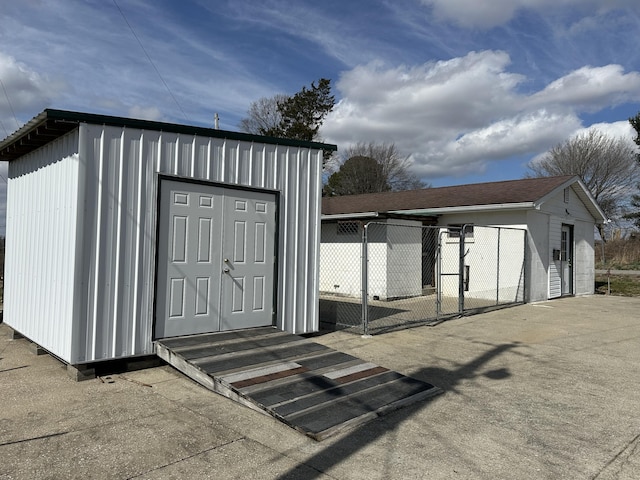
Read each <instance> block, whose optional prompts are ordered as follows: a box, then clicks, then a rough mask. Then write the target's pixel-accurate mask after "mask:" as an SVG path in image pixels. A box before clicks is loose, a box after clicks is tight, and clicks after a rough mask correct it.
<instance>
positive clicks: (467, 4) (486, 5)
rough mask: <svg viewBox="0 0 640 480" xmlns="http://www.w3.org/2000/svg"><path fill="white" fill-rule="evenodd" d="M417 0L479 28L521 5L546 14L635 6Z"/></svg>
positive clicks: (615, 0)
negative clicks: (551, 11)
mask: <svg viewBox="0 0 640 480" xmlns="http://www.w3.org/2000/svg"><path fill="white" fill-rule="evenodd" d="M421 3H422V4H424V5H426V6H428V7H431V8H432V9H433V13H434V14H435V15H436V16H437V17H438V18H441V19H444V20H448V21H451V22H453V23H456V24H458V25H460V26H462V27H466V28H481V29H489V28H492V27H497V26H498V25H503V24H505V23H507V22H508V21H509V20H511V19H512V18H513V17H514V16H515V15H516V13H517V12H518V11H520V10H524V9H531V10H536V11H538V12H540V13H546V14H547V15H548V13H549V10H556V11H557V10H559V9H562V8H569V9H571V10H574V11H575V10H579V9H582V10H583V11H591V12H593V13H594V14H597V13H598V12H602V11H606V10H611V9H614V8H636V9H637V8H638V3H637V0H608V1H606V2H603V1H602V0H421ZM587 24H588V22H587V23H585V25H587Z"/></svg>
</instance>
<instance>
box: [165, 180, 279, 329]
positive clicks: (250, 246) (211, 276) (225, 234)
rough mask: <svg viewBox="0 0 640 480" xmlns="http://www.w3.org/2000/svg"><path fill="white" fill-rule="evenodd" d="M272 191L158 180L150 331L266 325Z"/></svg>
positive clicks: (269, 300)
mask: <svg viewBox="0 0 640 480" xmlns="http://www.w3.org/2000/svg"><path fill="white" fill-rule="evenodd" d="M275 205H276V201H275V195H274V194H273V193H268V192H253V191H241V190H234V189H232V188H226V187H220V186H213V185H202V184H196V183H187V182H179V181H174V180H162V181H161V183H160V207H159V219H158V221H159V229H158V235H159V236H158V262H157V281H156V330H155V337H156V338H164V337H173V336H180V335H192V334H197V333H208V332H217V331H220V330H231V329H237V328H247V327H254V326H264V325H271V324H272V311H273V309H272V306H273V277H274V271H275V252H274V245H275V244H274V238H275Z"/></svg>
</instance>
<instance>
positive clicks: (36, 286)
mask: <svg viewBox="0 0 640 480" xmlns="http://www.w3.org/2000/svg"><path fill="white" fill-rule="evenodd" d="M77 146H78V132H77V130H76V131H73V132H72V133H70V134H67V135H65V136H63V137H61V138H60V139H58V140H57V141H55V142H52V143H49V144H47V145H45V146H44V147H42V148H40V149H38V150H35V151H33V152H31V153H29V154H27V155H25V156H24V157H23V158H22V159H21V160H20V161H17V162H10V163H9V170H8V175H9V180H8V190H9V192H10V194H9V195H8V198H7V232H10V235H8V236H7V239H6V257H5V258H6V261H5V262H6V263H5V278H6V280H7V281H6V282H5V292H4V293H5V295H4V318H5V321H6V322H7V324H8V325H10V326H11V327H13V328H14V329H15V330H17V331H18V332H20V333H22V334H24V335H26V336H27V337H28V338H30V339H31V340H33V341H34V342H36V343H38V344H39V345H41V346H42V347H44V348H45V349H47V350H49V351H51V352H54V353H55V354H56V355H57V356H59V357H61V358H63V359H64V360H69V359H70V358H71V352H72V335H71V332H72V327H73V325H72V319H73V315H74V307H75V305H74V302H73V300H74V299H73V295H72V292H73V291H74V287H75V284H76V278H77V277H76V274H77V271H76V261H75V254H76V236H77V214H78V172H79V157H78V153H77Z"/></svg>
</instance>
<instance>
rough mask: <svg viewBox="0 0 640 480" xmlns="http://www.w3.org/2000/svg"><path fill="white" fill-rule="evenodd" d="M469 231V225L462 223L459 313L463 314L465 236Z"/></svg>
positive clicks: (459, 264) (459, 262) (459, 266)
mask: <svg viewBox="0 0 640 480" xmlns="http://www.w3.org/2000/svg"><path fill="white" fill-rule="evenodd" d="M466 232H467V226H466V225H462V230H461V231H460V241H459V242H458V244H459V245H460V258H459V260H458V313H460V315H462V314H463V313H464V257H465V255H464V237H465V235H466Z"/></svg>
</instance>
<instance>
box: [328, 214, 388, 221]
mask: <svg viewBox="0 0 640 480" xmlns="http://www.w3.org/2000/svg"><path fill="white" fill-rule="evenodd" d="M379 215H380V214H379V213H378V212H358V213H336V214H333V215H320V220H351V219H352V218H377V217H378V216H379Z"/></svg>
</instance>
